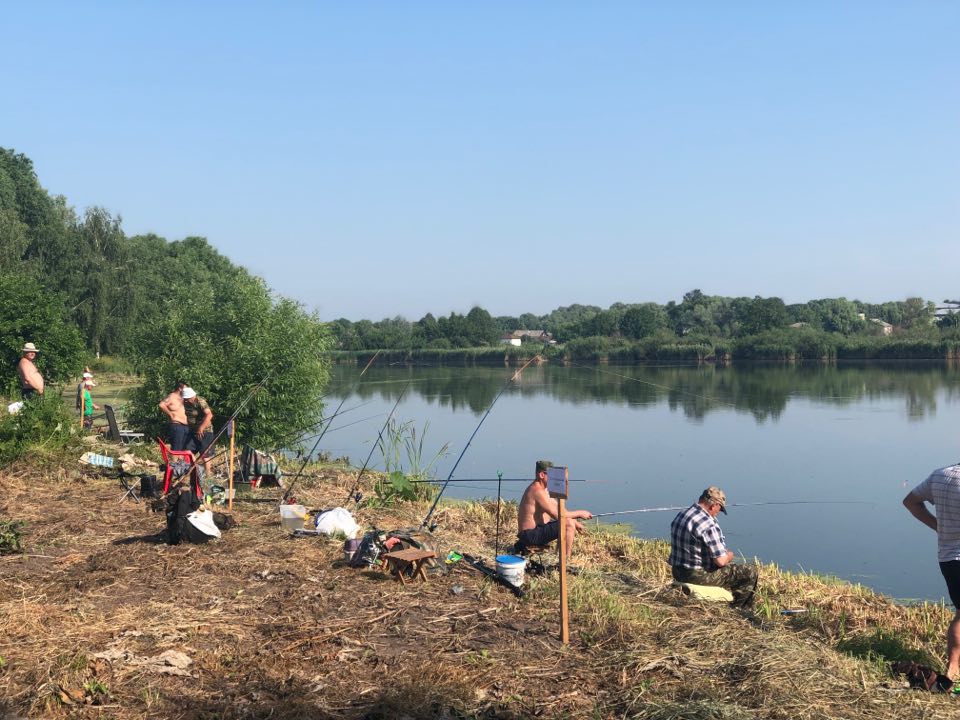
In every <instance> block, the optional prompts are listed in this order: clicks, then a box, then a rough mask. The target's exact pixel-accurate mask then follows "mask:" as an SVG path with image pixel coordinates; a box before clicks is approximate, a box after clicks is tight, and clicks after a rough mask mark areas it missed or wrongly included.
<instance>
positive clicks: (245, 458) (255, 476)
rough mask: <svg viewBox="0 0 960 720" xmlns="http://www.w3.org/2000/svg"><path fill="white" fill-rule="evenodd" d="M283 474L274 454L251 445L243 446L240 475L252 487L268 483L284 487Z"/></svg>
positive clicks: (264, 485) (263, 485)
mask: <svg viewBox="0 0 960 720" xmlns="http://www.w3.org/2000/svg"><path fill="white" fill-rule="evenodd" d="M282 475H283V473H282V472H281V470H280V466H279V465H277V461H276V460H274V458H273V456H272V455H268V454H267V453H265V452H261V451H260V450H257V449H255V448H253V447H252V446H250V445H244V446H243V452H241V454H240V477H242V478H243V481H244V482H249V483H250V487H251V488H254V487H266V486H268V485H276V486H278V487H280V488H282V487H283V482H282V480H281V477H282Z"/></svg>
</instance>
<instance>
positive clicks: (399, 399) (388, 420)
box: [345, 383, 410, 503]
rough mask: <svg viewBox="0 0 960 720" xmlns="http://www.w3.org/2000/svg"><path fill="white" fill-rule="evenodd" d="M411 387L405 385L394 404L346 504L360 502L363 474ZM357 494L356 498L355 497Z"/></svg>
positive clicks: (408, 384)
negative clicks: (352, 500)
mask: <svg viewBox="0 0 960 720" xmlns="http://www.w3.org/2000/svg"><path fill="white" fill-rule="evenodd" d="M409 387H410V383H407V384H406V385H404V387H403V390H401V391H400V397H398V398H397V401H396V402H395V403H394V404H393V408H392V409H391V410H390V414H389V415H387V419H386V421H384V423H383V427H382V428H380V432H379V433H378V434H377V442H375V443H374V444H373V447H371V448H370V452H369V453H368V454H367V459H366V460H364V461H363V467H362V468H360V473H359V474H358V475H357V480H356V482H355V483H354V484H353V487H352V488H350V493H349V494H348V495H347V499H346V501H345V502H350V500H351V498H353V499H354V500H355V501H356V502H358V503H359V502H360V493H359V489H360V481H361V480H362V479H363V474H364V473H365V472H366V471H367V466H368V465H369V464H370V458H372V457H373V451H374V450H376V449H377V447H379V446H380V443H382V442H383V431H384V430H386V429H387V425H389V424H390V419H391V418H392V417H393V413H394V412H395V411H396V409H397V406H398V405H400V401H401V400H403V395H404V393H406V392H407V388H409ZM354 493H356V496H355V495H354Z"/></svg>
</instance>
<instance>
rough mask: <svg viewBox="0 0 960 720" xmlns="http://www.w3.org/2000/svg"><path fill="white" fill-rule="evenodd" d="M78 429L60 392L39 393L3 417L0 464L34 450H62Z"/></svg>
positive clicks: (0, 434)
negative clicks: (17, 409)
mask: <svg viewBox="0 0 960 720" xmlns="http://www.w3.org/2000/svg"><path fill="white" fill-rule="evenodd" d="M78 429H79V428H78V427H77V424H76V423H75V422H74V420H73V418H72V417H71V415H70V414H69V413H68V412H67V408H66V407H65V406H64V404H63V402H62V401H61V399H60V395H59V393H57V392H54V391H52V390H51V391H49V392H46V393H44V394H43V395H39V396H37V397H35V398H34V399H33V400H30V401H29V402H27V403H26V404H25V405H24V406H23V409H22V410H21V411H20V412H19V413H17V414H16V415H9V414H4V415H3V416H2V418H0V465H5V464H7V463H9V462H12V461H13V460H17V459H18V458H21V457H23V456H24V455H25V454H26V453H27V452H29V451H31V450H39V449H42V450H44V451H56V450H62V449H63V448H65V447H67V446H68V445H71V444H72V443H73V441H74V440H75V439H76V437H77V432H78Z"/></svg>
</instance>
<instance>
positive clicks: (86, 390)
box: [83, 379, 100, 430]
mask: <svg viewBox="0 0 960 720" xmlns="http://www.w3.org/2000/svg"><path fill="white" fill-rule="evenodd" d="M92 389H93V380H92V379H89V380H84V381H83V427H84V428H86V429H87V430H90V429H91V428H92V427H93V411H94V410H99V409H100V406H99V405H97V404H95V403H94V402H93V396H92V395H91V394H90V391H91V390H92Z"/></svg>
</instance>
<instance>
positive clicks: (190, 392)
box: [180, 387, 197, 400]
mask: <svg viewBox="0 0 960 720" xmlns="http://www.w3.org/2000/svg"><path fill="white" fill-rule="evenodd" d="M196 396H197V391H196V390H194V389H193V388H192V387H185V388H184V389H183V390H181V391H180V397H182V398H183V399H184V400H189V399H190V398H192V397H196Z"/></svg>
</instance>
